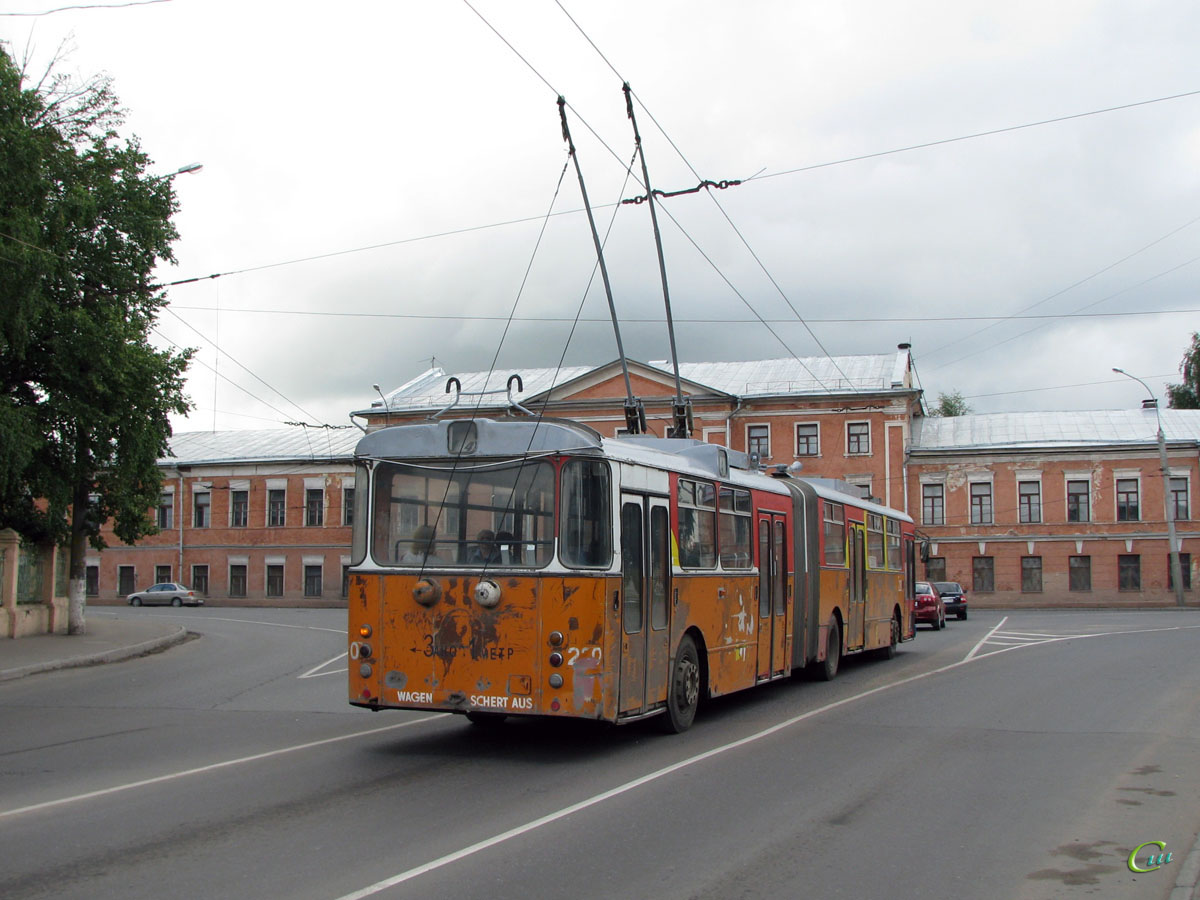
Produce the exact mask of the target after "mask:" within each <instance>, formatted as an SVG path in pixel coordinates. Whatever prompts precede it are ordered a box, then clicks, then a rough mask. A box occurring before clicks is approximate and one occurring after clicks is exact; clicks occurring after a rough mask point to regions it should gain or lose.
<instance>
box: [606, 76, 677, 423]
mask: <svg viewBox="0 0 1200 900" xmlns="http://www.w3.org/2000/svg"><path fill="white" fill-rule="evenodd" d="M622 90H623V91H624V92H625V111H626V112H627V113H628V114H629V121H630V122H632V123H633V140H634V144H635V145H636V146H637V154H638V158H639V159H640V160H641V161H642V181H643V183H644V184H645V187H646V202H647V203H649V204H650V222H651V224H652V225H653V226H654V246H655V247H656V248H657V249H658V273H659V275H660V276H661V278H662V289H663V303H664V304H665V305H666V308H667V337H669V338H670V341H671V365H672V366H674V369H675V402H674V403H673V404H672V405H671V412H672V416H671V418H672V422H673V424H672V426H671V430H670V431H669V432H668V433H667V437H673V438H686V437H691V436H692V402H691V401H690V400H684V398H683V388H682V387H681V386H680V383H679V354H678V353H677V352H676V351H675V322H674V320H673V319H672V318H671V292H670V291H669V290H668V289H667V263H666V260H665V259H664V258H663V247H662V235H661V234H660V233H659V230H658V213H657V212H656V211H655V209H654V188H653V187H652V186H651V185H650V170H649V169H648V168H647V167H646V153H645V151H644V150H643V149H642V136H641V134H640V133H638V127H637V119H636V118H634V115H633V91H632V90H631V89H630V87H629V82H628V81H626V82H625V84H624V85H623V86H622Z"/></svg>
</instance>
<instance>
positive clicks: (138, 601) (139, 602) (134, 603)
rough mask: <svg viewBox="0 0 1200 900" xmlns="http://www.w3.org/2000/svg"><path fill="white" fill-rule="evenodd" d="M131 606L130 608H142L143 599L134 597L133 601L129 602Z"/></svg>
mask: <svg viewBox="0 0 1200 900" xmlns="http://www.w3.org/2000/svg"><path fill="white" fill-rule="evenodd" d="M129 605H130V606H141V605H142V598H141V597H134V598H133V599H132V600H130V601H129Z"/></svg>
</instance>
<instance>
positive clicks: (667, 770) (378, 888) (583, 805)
mask: <svg viewBox="0 0 1200 900" xmlns="http://www.w3.org/2000/svg"><path fill="white" fill-rule="evenodd" d="M1007 620H1008V616H1005V617H1004V618H1003V619H1001V620H1000V623H999V624H998V625H997V626H996V628H993V629H992V630H991V631H989V632H988V635H989V636H990V635H991V634H993V633H994V632H995V631H996V630H997V629H998V628H999V627H1000V626H1001V625H1003V624H1004V623H1005V622H1006V621H1007ZM1189 628H1200V625H1184V626H1174V627H1169V628H1148V629H1143V630H1140V631H1112V632H1107V633H1106V634H1095V635H1090V634H1089V635H1082V637H1111V636H1113V635H1124V634H1147V633H1151V632H1158V631H1183V630H1186V629H1189ZM1075 637H1076V636H1074V635H1072V636H1070V637H1067V638H1060V639H1059V640H1074V639H1075ZM986 640H987V637H984V639H983V640H981V641H980V642H979V643H978V644H976V645H975V649H974V650H972V651H971V653H970V654H968V655H967V656H966V657H965V658H964V659H960V660H959V661H958V662H952V663H949V664H948V665H945V666H942V667H940V668H937V669H931V670H930V671H928V672H921V673H919V674H917V675H910V676H908V677H907V678H902V679H900V680H899V681H893V682H889V683H888V684H882V685H879V686H878V687H873V688H870V689H869V690H865V691H863V692H862V693H860V694H853V695H851V696H849V697H843V698H842V699H841V700H835V701H833V702H832V703H827V704H825V705H824V706H819V707H817V708H816V709H810V710H809V711H808V712H805V713H800V714H799V715H797V716H792V717H791V718H790V719H785V720H784V721H782V722H778V723H776V724H775V725H772V726H770V727H769V728H764V729H763V730H761V731H757V732H755V733H754V734H751V735H747V736H746V737H744V738H739V739H738V740H736V741H730V742H729V743H727V744H722V745H720V746H719V747H713V748H712V749H711V750H706V751H704V752H703V753H697V754H696V755H695V756H689V757H688V758H687V759H683V760H680V761H679V762H677V763H672V764H671V765H669V766H664V767H663V768H661V769H657V770H656V771H654V772H650V773H648V774H646V775H642V776H641V777H639V778H635V779H633V780H632V781H627V782H625V783H624V784H621V785H617V786H616V787H614V788H610V789H609V790H607V791H603V792H601V793H599V794H594V795H593V796H591V797H588V798H586V799H584V800H580V801H579V802H577V803H572V804H571V805H570V806H565V807H563V808H562V809H560V810H557V811H555V812H552V813H548V814H547V815H544V816H541V817H539V818H537V819H533V820H532V821H529V822H526V823H525V824H523V825H518V826H516V827H515V828H510V829H509V830H508V831H503V832H501V833H500V834H496V835H493V836H492V837H490V838H485V839H484V840H482V841H478V842H476V843H474V844H471V845H469V846H467V847H463V848H462V849H460V850H455V851H454V852H453V853H447V854H446V855H445V856H439V857H438V858H437V859H434V860H430V861H429V862H427V863H424V864H423V865H419V866H416V867H414V868H411V869H406V870H405V871H403V872H399V873H397V874H395V875H392V876H390V877H388V878H384V879H382V880H380V881H377V882H375V883H374V884H369V885H367V886H366V887H363V888H359V889H358V890H356V891H352V892H351V893H349V894H343V895H341V896H340V897H337V898H336V900H364V898H366V897H372V896H374V895H375V894H378V893H380V892H382V891H386V890H387V889H389V888H393V887H396V886H397V885H400V884H404V883H405V882H406V881H412V880H413V879H414V878H419V877H420V876H422V875H426V874H428V873H430V872H433V871H435V870H437V869H441V868H444V867H445V866H448V865H450V864H452V863H456V862H459V861H461V860H463V859H466V858H467V857H469V856H474V855H475V854H476V853H480V852H482V851H484V850H488V849H490V848H492V847H495V846H498V845H499V844H503V843H505V842H507V841H510V840H512V839H513V838H518V837H521V836H522V835H525V834H529V833H530V832H532V831H536V830H537V829H539V828H543V827H545V826H546V825H552V824H553V823H555V822H558V821H560V820H562V819H565V818H567V817H568V816H572V815H574V814H575V813H577V812H582V811H583V810H585V809H589V808H590V807H593V806H597V805H599V804H601V803H604V802H606V801H608V800H611V799H613V798H614V797H619V796H621V795H622V794H627V793H629V792H630V791H634V790H637V789H638V788H640V787H644V786H645V785H648V784H651V783H652V782H655V781H658V780H660V779H662V778H666V777H667V776H668V775H672V774H674V773H676V772H679V771H682V770H684V769H687V768H690V767H692V766H694V765H697V764H698V763H701V762H704V761H706V760H709V759H712V758H714V757H717V756H721V755H722V754H725V753H728V752H729V751H731V750H737V749H739V748H741V747H745V746H748V745H750V744H754V743H757V742H758V741H761V740H763V739H764V738H767V737H771V736H772V735H774V734H777V733H779V732H781V731H784V730H786V729H788V728H791V727H792V726H793V725H797V724H799V723H800V722H804V721H806V720H808V719H812V718H815V717H817V716H819V715H822V714H823V713H827V712H830V711H832V710H835V709H838V708H840V707H842V706H848V705H849V704H851V703H856V702H857V701H859V700H864V699H866V698H867V697H872V696H874V695H876V694H881V693H883V692H884V691H890V690H892V689H894V688H898V687H903V686H904V685H906V684H912V683H913V682H916V681H921V680H922V679H925V678H931V677H932V676H934V675H941V674H943V673H945V672H949V671H952V670H954V669H958V668H961V667H962V666H966V665H969V664H970V663H972V662H978V661H979V660H981V659H988V658H990V657H992V656H997V655H999V654H1000V653H1003V652H1005V651H1004V650H997V651H995V652H993V653H988V654H985V655H983V656H974V653H975V650H978V649H979V648H980V647H981V646H983V643H984V641H986ZM1042 643H1047V642H1042ZM1027 646H1032V645H1030V644H1018V645H1015V646H1011V647H1006V648H1005V650H1016V649H1018V647H1027Z"/></svg>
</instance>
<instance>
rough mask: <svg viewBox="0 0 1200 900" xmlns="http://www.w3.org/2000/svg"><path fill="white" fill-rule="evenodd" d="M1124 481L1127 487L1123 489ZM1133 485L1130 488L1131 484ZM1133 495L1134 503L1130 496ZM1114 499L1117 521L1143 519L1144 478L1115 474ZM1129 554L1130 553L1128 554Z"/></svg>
mask: <svg viewBox="0 0 1200 900" xmlns="http://www.w3.org/2000/svg"><path fill="white" fill-rule="evenodd" d="M1122 482H1123V483H1124V484H1125V488H1124V489H1122V487H1121V485H1122ZM1130 484H1132V485H1133V487H1132V489H1130V487H1129V485H1130ZM1130 496H1132V497H1133V501H1132V503H1130V501H1129V497H1130ZM1113 499H1114V500H1115V502H1116V509H1115V515H1116V519H1115V521H1117V522H1140V521H1142V503H1141V499H1142V479H1141V477H1140V476H1137V475H1121V476H1116V475H1114V476H1113ZM1126 555H1128V554H1126Z"/></svg>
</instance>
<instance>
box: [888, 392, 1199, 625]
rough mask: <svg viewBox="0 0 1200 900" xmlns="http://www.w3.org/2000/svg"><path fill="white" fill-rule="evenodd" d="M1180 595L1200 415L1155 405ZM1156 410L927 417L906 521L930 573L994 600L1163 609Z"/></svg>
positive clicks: (1168, 591)
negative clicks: (926, 550)
mask: <svg viewBox="0 0 1200 900" xmlns="http://www.w3.org/2000/svg"><path fill="white" fill-rule="evenodd" d="M1162 423H1163V431H1164V434H1165V436H1166V446H1167V456H1168V463H1169V468H1170V503H1171V508H1172V509H1173V511H1174V516H1175V520H1176V534H1177V538H1178V539H1179V541H1180V551H1181V556H1180V561H1181V565H1182V581H1183V586H1184V592H1185V595H1187V596H1188V597H1189V601H1190V599H1191V597H1192V596H1193V595H1192V594H1191V591H1192V575H1193V572H1192V563H1193V554H1192V553H1191V552H1190V551H1191V546H1192V544H1193V543H1195V542H1196V539H1197V537H1200V534H1198V533H1197V531H1196V528H1195V521H1194V515H1195V510H1194V502H1193V500H1192V498H1191V494H1192V487H1193V486H1194V485H1196V484H1197V478H1198V477H1200V471H1198V469H1197V465H1198V457H1200V411H1195V410H1174V409H1167V410H1162ZM1157 430H1158V417H1157V415H1156V411H1155V409H1153V408H1147V409H1142V410H1099V411H1091V412H1054V413H1044V412H1043V413H999V414H993V415H971V416H959V417H956V418H947V419H941V418H925V419H922V420H919V421H917V422H915V423H914V427H913V443H912V446H911V448H910V450H909V460H908V467H909V479H910V485H909V494H910V497H911V498H913V501H914V502H913V505H912V509H910V510H909V513H910V514H911V515H912V516H913V518H914V519H916V521H917V523H918V527H919V528H920V529H921V530H922V531H924V532H925V533H926V534H927V535H928V536H929V538H930V541H931V543H930V559H929V562H928V571H929V577H930V579H931V580H935V581H941V580H946V581H958V582H960V583H961V584H962V585H963V586H964V587H966V588H968V589H969V590H973V591H974V593H975V595H976V598H977V599H979V600H982V601H986V602H991V603H996V604H1010V603H1032V604H1037V603H1038V602H1040V601H1039V597H1040V595H1042V594H1052V595H1053V596H1054V599H1055V602H1056V603H1059V604H1061V603H1077V604H1079V605H1091V604H1108V603H1123V602H1137V603H1174V587H1173V583H1172V581H1171V578H1170V568H1169V563H1168V561H1169V550H1168V544H1167V533H1168V531H1167V520H1166V516H1167V511H1166V506H1165V505H1164V502H1163V499H1164V498H1163V495H1164V485H1163V478H1162V472H1161V468H1162V466H1161V462H1160V457H1159V452H1158V443H1157Z"/></svg>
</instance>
